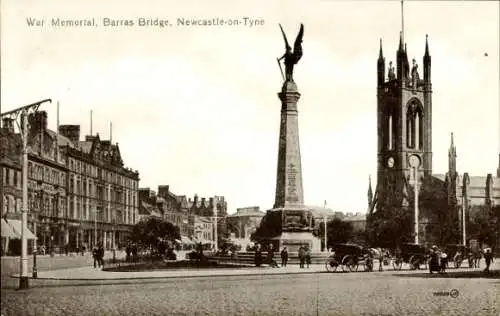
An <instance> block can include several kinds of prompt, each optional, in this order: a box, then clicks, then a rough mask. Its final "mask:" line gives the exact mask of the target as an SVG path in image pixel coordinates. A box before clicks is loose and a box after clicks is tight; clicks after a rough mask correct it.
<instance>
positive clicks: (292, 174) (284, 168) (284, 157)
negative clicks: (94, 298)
mask: <svg viewBox="0 0 500 316" xmlns="http://www.w3.org/2000/svg"><path fill="white" fill-rule="evenodd" d="M280 28H281V32H282V34H283V38H284V40H285V47H286V51H285V54H284V55H283V56H282V57H281V58H279V59H278V63H279V65H280V69H281V63H280V62H281V61H282V60H283V61H284V65H285V75H284V76H283V71H282V76H283V79H284V82H283V85H282V88H281V92H279V93H278V97H279V98H280V100H281V119H280V136H279V145H278V166H277V176H276V196H275V202H274V206H273V208H272V209H271V210H268V211H267V213H266V215H265V217H271V216H274V217H275V216H276V215H277V214H280V215H281V216H280V218H281V221H278V222H279V223H280V225H281V227H280V229H278V230H277V232H278V235H277V236H274V237H272V239H273V240H277V241H279V248H282V247H285V246H286V247H287V248H288V249H289V251H292V252H295V251H297V250H298V248H299V247H300V246H304V245H308V246H309V248H310V249H311V250H313V251H319V249H313V239H314V238H315V237H314V236H313V234H312V231H313V222H312V221H313V216H312V213H311V211H310V210H308V209H307V208H306V207H305V205H304V188H303V185H302V165H301V159H300V143H299V113H298V108H297V102H298V101H299V99H300V93H299V91H298V88H297V84H296V83H295V81H294V79H293V68H294V65H295V64H297V63H298V61H299V60H300V59H301V57H302V38H303V35H304V25H302V24H301V26H300V30H299V33H298V35H297V38H296V40H295V43H294V48H293V51H292V48H291V47H290V45H289V44H288V40H287V38H286V35H285V32H284V31H283V28H282V27H281V25H280ZM265 217H264V219H263V221H265Z"/></svg>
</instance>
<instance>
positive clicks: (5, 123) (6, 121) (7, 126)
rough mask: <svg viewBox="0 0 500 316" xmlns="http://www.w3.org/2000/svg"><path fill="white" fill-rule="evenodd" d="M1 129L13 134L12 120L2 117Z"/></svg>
mask: <svg viewBox="0 0 500 316" xmlns="http://www.w3.org/2000/svg"><path fill="white" fill-rule="evenodd" d="M2 122H3V129H4V130H6V131H8V132H9V133H14V120H13V119H11V118H10V117H4V118H3V119H2Z"/></svg>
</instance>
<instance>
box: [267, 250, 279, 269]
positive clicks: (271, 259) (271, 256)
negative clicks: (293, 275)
mask: <svg viewBox="0 0 500 316" xmlns="http://www.w3.org/2000/svg"><path fill="white" fill-rule="evenodd" d="M267 263H268V264H269V266H270V267H271V268H277V267H278V264H277V263H276V261H274V247H273V244H269V248H268V249H267Z"/></svg>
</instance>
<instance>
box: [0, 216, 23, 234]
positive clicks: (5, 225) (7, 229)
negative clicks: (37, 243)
mask: <svg viewBox="0 0 500 316" xmlns="http://www.w3.org/2000/svg"><path fill="white" fill-rule="evenodd" d="M2 237H5V238H10V239H20V238H21V235H18V234H17V233H16V232H15V231H14V228H12V226H10V225H9V224H8V223H7V222H6V221H5V219H3V218H2Z"/></svg>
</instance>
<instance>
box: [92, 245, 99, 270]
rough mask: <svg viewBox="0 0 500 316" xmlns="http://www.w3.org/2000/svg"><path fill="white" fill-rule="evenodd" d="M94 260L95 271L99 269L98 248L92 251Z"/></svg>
mask: <svg viewBox="0 0 500 316" xmlns="http://www.w3.org/2000/svg"><path fill="white" fill-rule="evenodd" d="M92 258H93V259H94V269H95V268H97V264H98V263H99V252H98V249H97V247H96V246H94V248H93V249H92Z"/></svg>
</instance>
